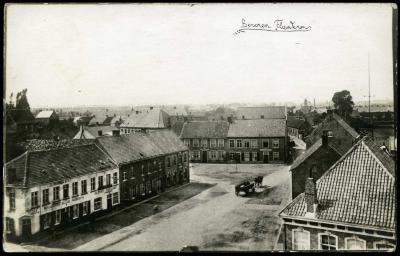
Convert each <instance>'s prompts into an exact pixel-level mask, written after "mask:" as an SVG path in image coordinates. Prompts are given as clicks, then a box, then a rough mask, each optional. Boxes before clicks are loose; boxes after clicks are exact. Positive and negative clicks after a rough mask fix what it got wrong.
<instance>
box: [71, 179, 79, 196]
mask: <svg viewBox="0 0 400 256" xmlns="http://www.w3.org/2000/svg"><path fill="white" fill-rule="evenodd" d="M77 195H78V182H74V183H72V196H77Z"/></svg>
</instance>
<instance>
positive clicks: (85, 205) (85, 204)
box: [82, 201, 89, 216]
mask: <svg viewBox="0 0 400 256" xmlns="http://www.w3.org/2000/svg"><path fill="white" fill-rule="evenodd" d="M88 212H89V201H87V202H83V204H82V216H85V215H87V214H88Z"/></svg>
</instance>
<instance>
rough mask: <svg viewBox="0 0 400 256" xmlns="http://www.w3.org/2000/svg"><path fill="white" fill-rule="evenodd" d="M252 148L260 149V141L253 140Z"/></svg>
mask: <svg viewBox="0 0 400 256" xmlns="http://www.w3.org/2000/svg"><path fill="white" fill-rule="evenodd" d="M251 148H258V141H257V140H256V139H253V140H251Z"/></svg>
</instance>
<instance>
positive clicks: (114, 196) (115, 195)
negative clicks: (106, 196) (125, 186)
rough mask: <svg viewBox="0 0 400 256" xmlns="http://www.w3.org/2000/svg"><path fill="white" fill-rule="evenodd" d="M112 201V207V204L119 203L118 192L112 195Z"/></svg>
mask: <svg viewBox="0 0 400 256" xmlns="http://www.w3.org/2000/svg"><path fill="white" fill-rule="evenodd" d="M112 198H113V199H112V201H113V205H114V204H118V203H119V196H118V192H115V193H114V194H113V197H112Z"/></svg>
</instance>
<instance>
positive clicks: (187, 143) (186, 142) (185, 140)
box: [183, 139, 190, 147]
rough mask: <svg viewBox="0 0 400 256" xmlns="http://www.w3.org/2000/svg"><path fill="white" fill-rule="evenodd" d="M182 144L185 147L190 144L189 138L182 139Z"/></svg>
mask: <svg viewBox="0 0 400 256" xmlns="http://www.w3.org/2000/svg"><path fill="white" fill-rule="evenodd" d="M183 144H185V146H186V147H189V146H190V140H189V139H184V140H183Z"/></svg>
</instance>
